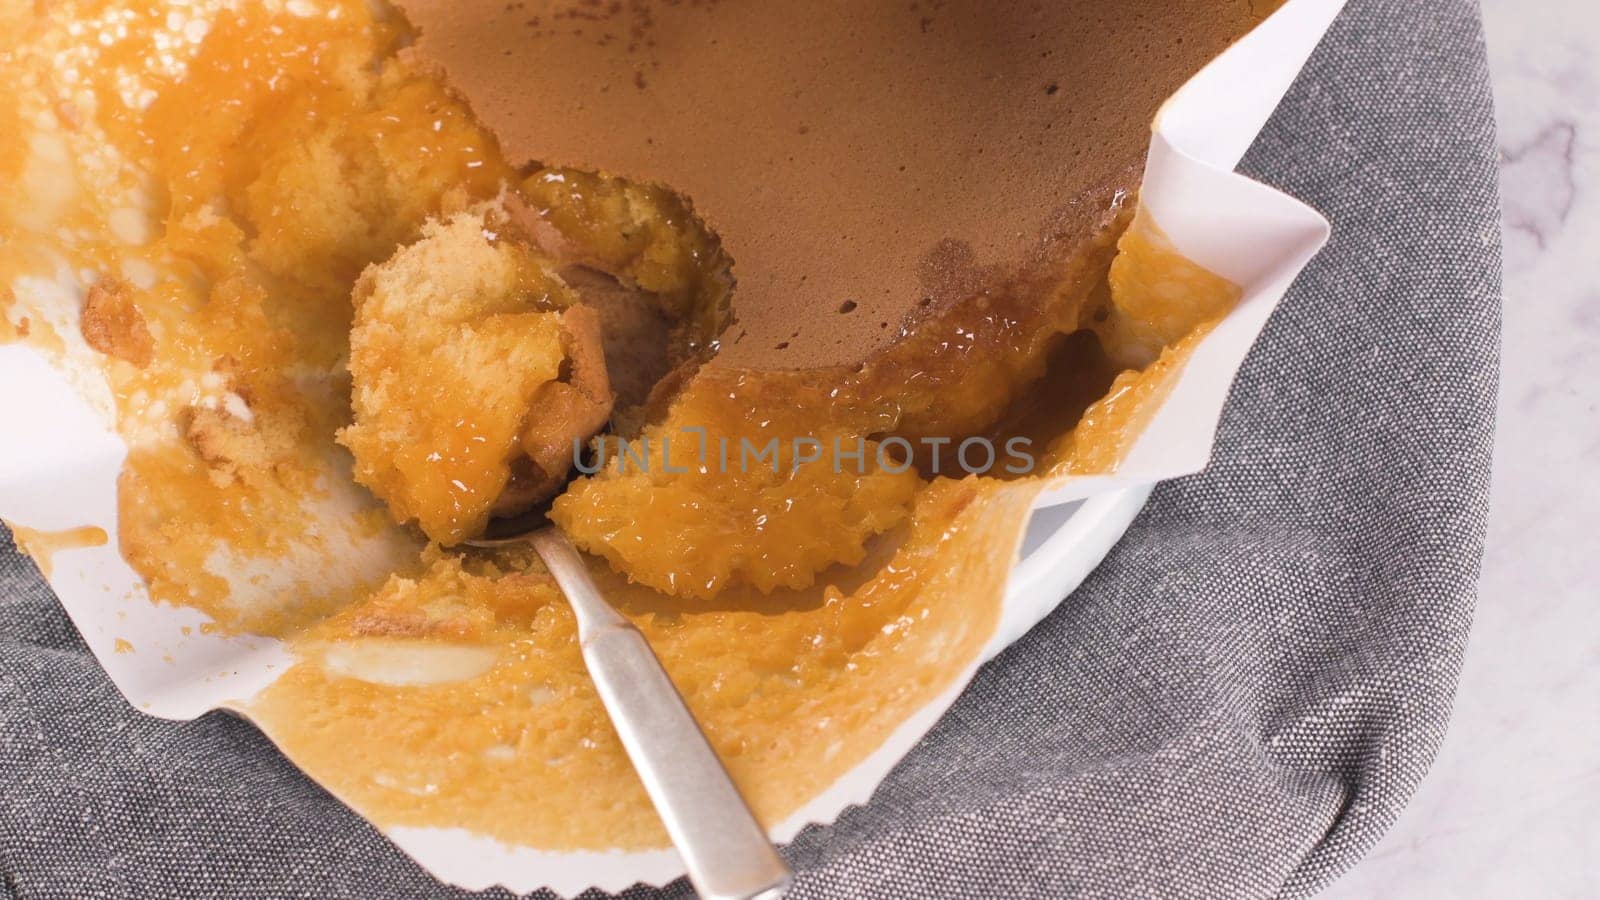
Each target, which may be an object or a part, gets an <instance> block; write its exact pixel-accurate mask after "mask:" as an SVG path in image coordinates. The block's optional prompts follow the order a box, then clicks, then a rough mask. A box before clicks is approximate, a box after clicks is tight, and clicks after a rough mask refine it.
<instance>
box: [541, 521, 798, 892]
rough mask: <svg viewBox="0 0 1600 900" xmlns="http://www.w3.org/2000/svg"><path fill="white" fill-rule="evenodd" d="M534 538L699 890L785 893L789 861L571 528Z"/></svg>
mask: <svg viewBox="0 0 1600 900" xmlns="http://www.w3.org/2000/svg"><path fill="white" fill-rule="evenodd" d="M530 541H531V543H532V544H533V547H534V549H535V550H537V551H538V552H539V555H540V557H542V558H543V559H544V563H545V566H546V567H547V568H548V569H549V570H550V574H551V575H552V576H554V577H555V580H556V583H557V584H559V585H560V586H561V590H562V591H563V592H564V593H565V594H566V595H567V602H569V603H570V604H571V605H572V609H573V612H574V614H576V616H577V619H578V641H579V644H580V645H581V646H582V648H583V661H584V663H585V664H586V665H587V666H588V667H589V675H590V677H591V678H592V679H593V680H594V685H595V688H596V689H597V690H598V691H599V693H600V700H601V702H602V703H604V704H605V707H606V712H607V713H608V714H609V715H610V716H611V724H612V725H613V726H614V727H615V728H616V730H617V736H618V737H620V738H621V739H622V746H623V748H624V749H626V750H627V751H628V758H629V759H631V760H632V761H633V767H634V769H636V770H637V771H638V773H639V778H640V780H641V781H643V782H644V789H645V792H646V793H648V794H649V795H650V800H651V802H652V803H654V804H655V807H656V812H657V813H659V814H660V815H661V820H662V822H664V823H665V824H666V826H667V833H668V834H669V835H671V836H672V843H673V844H674V845H675V846H676V847H677V848H678V853H679V854H680V855H681V856H682V857H683V861H684V865H685V867H686V868H687V869H688V871H689V880H690V881H691V882H693V884H694V887H695V890H696V891H697V892H698V893H699V894H700V896H701V897H702V898H706V900H743V898H752V897H762V898H769V897H778V896H780V895H781V894H782V893H783V890H784V888H786V887H787V886H788V884H789V878H790V874H789V867H788V865H786V864H785V863H784V861H783V857H781V856H779V855H778V851H777V850H776V849H774V848H773V846H772V842H771V841H770V840H768V839H767V834H766V831H765V830H764V829H763V828H762V827H761V825H760V824H759V823H758V822H756V819H755V816H754V815H753V814H752V813H751V812H750V807H749V806H748V805H746V804H745V802H744V798H743V797H741V796H740V795H739V789H738V788H736V787H735V786H734V784H733V779H731V778H729V777H728V771H727V769H725V768H723V766H722V761H721V760H719V759H718V758H717V754H716V751H715V750H713V749H711V744H710V743H709V742H708V741H707V740H706V737H705V735H704V734H703V733H702V732H701V731H700V726H699V724H698V723H697V722H695V719H694V715H693V714H692V713H690V712H689V707H688V706H687V705H685V704H684V702H683V697H682V696H681V695H680V694H679V693H678V689H677V688H676V687H674V686H673V684H672V679H670V678H668V677H667V673H666V670H665V669H663V668H662V667H661V661H660V660H659V659H657V658H656V655H655V653H654V652H653V651H652V650H651V649H650V644H649V642H648V641H646V640H645V638H644V635H643V634H640V633H639V630H638V629H637V628H635V627H633V623H632V622H629V621H628V620H627V619H626V618H624V617H623V616H622V615H621V614H619V613H618V612H617V611H616V610H614V609H612V608H611V605H610V604H608V603H607V602H606V601H605V598H604V597H602V596H600V592H599V590H597V589H596V587H595V584H594V581H593V580H591V579H590V578H589V570H588V569H587V568H586V567H585V566H584V563H583V559H582V557H580V556H579V555H578V551H577V548H575V547H573V546H572V542H571V541H570V540H568V539H567V536H566V535H565V534H562V533H561V532H560V531H558V530H556V529H555V528H541V529H539V530H538V531H536V532H534V533H533V534H532V535H531V536H530Z"/></svg>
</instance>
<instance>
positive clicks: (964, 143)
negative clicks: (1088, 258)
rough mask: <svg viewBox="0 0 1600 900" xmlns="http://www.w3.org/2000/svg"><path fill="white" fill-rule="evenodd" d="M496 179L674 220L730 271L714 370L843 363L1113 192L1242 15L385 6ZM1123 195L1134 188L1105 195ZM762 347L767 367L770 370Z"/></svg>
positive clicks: (630, 0)
mask: <svg viewBox="0 0 1600 900" xmlns="http://www.w3.org/2000/svg"><path fill="white" fill-rule="evenodd" d="M400 5H401V6H402V8H403V9H404V10H405V12H406V14H407V15H408V16H410V18H411V20H412V23H413V24H414V25H415V26H417V28H418V29H419V31H420V36H419V39H418V44H417V48H416V53H417V54H418V58H420V59H422V60H425V61H427V62H429V63H432V64H436V65H439V66H442V67H443V69H444V70H445V71H446V73H447V74H448V76H449V78H450V80H451V82H452V83H453V84H454V85H455V87H456V88H457V89H459V90H460V91H461V92H462V93H463V94H464V95H465V96H466V98H467V99H468V100H469V101H470V102H471V104H472V106H473V109H474V111H475V113H476V114H477V116H478V117H479V119H480V120H482V121H483V122H484V123H485V124H486V125H488V126H489V127H490V128H492V129H494V130H495V131H496V132H497V133H498V135H499V137H500V140H501V142H502V145H503V150H504V151H505V153H506V155H507V157H508V159H510V160H513V161H528V160H536V161H539V162H542V163H544V164H546V165H559V166H571V167H578V168H588V169H598V170H603V171H606V172H609V173H613V174H617V175H622V176H625V177H628V178H632V179H637V180H643V181H650V182H656V183H659V184H663V185H666V186H669V187H671V188H673V189H675V190H677V191H679V192H681V193H682V194H683V195H684V196H686V197H687V198H688V199H689V200H690V201H691V202H692V203H693V205H694V208H695V210H696V211H697V212H698V213H699V214H700V215H701V216H702V217H703V218H704V220H705V221H706V222H707V224H708V225H710V227H711V228H712V229H714V230H715V231H716V232H717V233H718V234H719V235H720V236H721V238H722V241H723V244H724V247H725V248H726V249H727V251H728V252H729V255H730V256H731V257H732V259H733V266H734V268H733V273H734V277H735V278H736V280H737V287H736V289H735V293H734V298H735V299H734V303H735V311H736V314H737V319H738V324H737V326H736V327H735V328H734V330H733V331H732V333H730V334H729V335H727V336H726V339H725V340H724V342H723V359H724V360H725V361H728V362H735V363H742V364H756V365H780V366H785V367H787V366H813V365H829V364H836V363H850V362H855V361H857V360H859V359H861V358H862V357H864V356H865V355H866V354H867V353H869V352H871V351H872V350H874V349H877V348H878V347H880V346H882V344H883V343H884V342H886V341H887V340H889V339H890V338H891V337H892V336H893V335H894V334H895V333H896V332H897V326H898V325H899V324H900V323H901V321H902V319H903V317H904V316H905V315H906V314H907V312H908V311H910V310H912V309H915V308H916V306H917V304H918V303H919V301H921V300H922V298H924V297H929V296H941V295H946V294H948V293H950V291H949V290H941V287H942V286H944V285H946V284H948V283H949V282H951V281H952V280H956V282H957V283H958V284H961V285H968V286H970V285H972V284H974V283H975V281H974V275H977V276H978V277H979V279H982V278H983V277H986V276H1000V277H1003V275H1004V273H1006V272H1008V271H1011V270H1014V269H1016V268H1017V267H1020V266H1021V265H1022V263H1023V261H1024V260H1025V259H1026V258H1028V257H1029V256H1030V255H1032V254H1033V253H1034V252H1035V251H1036V250H1037V248H1038V244H1039V242H1040V241H1041V239H1042V238H1041V235H1043V234H1044V233H1046V231H1047V226H1048V223H1049V222H1050V221H1051V218H1052V214H1053V213H1055V212H1056V211H1057V210H1059V209H1060V208H1061V207H1062V206H1063V205H1064V204H1065V203H1067V202H1069V201H1070V200H1072V199H1073V198H1075V197H1077V196H1079V195H1080V194H1082V193H1084V192H1085V191H1087V190H1089V189H1091V188H1094V187H1097V186H1103V185H1105V184H1106V183H1107V182H1108V181H1113V180H1116V179H1122V180H1124V181H1131V180H1132V179H1133V178H1134V177H1135V176H1134V173H1135V172H1136V171H1137V168H1136V167H1137V164H1138V161H1139V159H1140V157H1141V155H1142V153H1143V151H1144V147H1145V145H1146V143H1147V140H1148V128H1149V123H1150V120H1151V118H1152V117H1153V116H1154V114H1155V112H1156V109H1157V107H1158V106H1159V104H1160V103H1161V101H1162V100H1163V99H1164V98H1165V97H1166V96H1167V95H1168V94H1170V93H1171V92H1172V91H1173V90H1174V89H1175V88H1176V87H1177V86H1178V85H1179V84H1181V83H1182V82H1183V81H1184V80H1185V79H1186V78H1187V77H1188V76H1189V75H1190V74H1192V73H1193V72H1194V71H1195V70H1196V69H1198V68H1199V67H1200V66H1201V65H1203V64H1204V63H1205V62H1206V61H1207V60H1208V59H1210V58H1211V57H1212V56H1214V55H1215V54H1216V53H1218V52H1219V51H1220V50H1221V49H1223V48H1224V47H1225V46H1226V45H1227V44H1228V43H1229V42H1230V41H1232V40H1233V39H1235V38H1237V37H1238V36H1239V35H1241V34H1243V33H1244V32H1245V31H1247V30H1248V29H1249V27H1250V26H1251V25H1253V24H1254V23H1255V22H1256V21H1258V20H1259V18H1260V13H1259V12H1257V11H1256V9H1255V8H1258V7H1263V6H1264V4H1252V3H1251V2H1249V0H1201V2H1174V0H1123V2H1117V3H1107V2H1103V0H1050V2H1022V0H1001V2H996V0H904V2H895V3H890V2H858V0H816V2H808V3H777V2H750V0H747V2H717V0H700V2H695V0H680V2H650V0H576V2H575V0H544V2H540V0H527V2H510V3H508V2H506V0H402V2H401V4H400ZM1122 186H1125V187H1132V186H1133V185H1132V184H1126V185H1122ZM780 345H782V347H783V349H781V350H780V349H779V346H780Z"/></svg>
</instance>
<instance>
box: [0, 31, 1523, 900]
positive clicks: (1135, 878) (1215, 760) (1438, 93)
mask: <svg viewBox="0 0 1600 900" xmlns="http://www.w3.org/2000/svg"><path fill="white" fill-rule="evenodd" d="M1493 138H1494V135H1493V118H1492V114H1491V109H1490V95H1489V88H1488V81H1487V71H1486V68H1485V64H1484V53H1483V46H1482V37H1481V33H1480V27H1479V20H1478V13H1477V7H1476V4H1475V3H1473V2H1470V0H1352V3H1351V5H1350V7H1349V8H1348V9H1347V10H1346V11H1345V13H1344V14H1343V15H1342V16H1341V18H1340V19H1339V20H1338V22H1337V23H1336V24H1335V26H1334V28H1333V30H1332V32H1331V33H1330V34H1329V36H1328V38H1327V40H1326V41H1324V43H1323V46H1322V47H1321V48H1320V49H1319V50H1318V52H1317V53H1316V55H1315V56H1314V58H1313V59H1312V60H1311V63H1310V65H1309V66H1308V67H1307V69H1306V70H1305V72H1304V74H1303V75H1302V77H1301V78H1300V80H1299V81H1298V83H1297V84H1296V86H1295V88H1294V89H1293V91H1292V92H1291V94H1290V96H1289V98H1288V99H1287V100H1286V101H1285V103H1284V105H1283V107H1282V108H1281V109H1280V110H1279V112H1278V114H1277V115H1276V116H1275V117H1274V119H1273V120H1272V122H1271V123H1270V124H1269V126H1268V127H1267V129H1266V131H1265V132H1264V133H1263V134H1262V136H1261V138H1260V140H1259V141H1258V142H1257V144H1256V146H1255V147H1254V149H1253V150H1252V151H1251V153H1250V155H1249V157H1248V158H1247V160H1246V162H1245V165H1244V168H1245V170H1246V171H1248V172H1249V173H1250V174H1251V175H1253V176H1256V177H1259V178H1261V179H1262V180H1264V181H1267V182H1269V183H1272V184H1274V185H1277V186H1279V187H1281V188H1283V189H1284V190H1286V191H1288V192H1289V193H1291V194H1294V195H1295V196H1298V197H1300V198H1302V199H1304V200H1306V201H1307V202H1308V203H1310V204H1311V205H1313V206H1314V207H1316V208H1317V209H1319V210H1321V211H1323V212H1324V213H1326V214H1327V215H1328V217H1329V218H1330V219H1331V220H1332V221H1333V225H1334V231H1333V240H1332V243H1331V244H1330V245H1329V246H1328V248H1327V250H1326V251H1325V252H1323V253H1322V255H1321V256H1320V257H1318V258H1317V259H1316V260H1315V261H1314V262H1313V263H1312V265H1311V267H1310V269H1309V270H1308V271H1307V272H1306V273H1305V274H1304V275H1303V276H1302V277H1301V278H1300V280H1299V281H1298V282H1297V284H1296V285H1295V287H1294V288H1293V290H1292V291H1291V292H1290V294H1289V296H1288V298H1287V299H1286V300H1285V302H1284V303H1283V305H1282V308H1281V309H1280V310H1279V311H1278V313H1277V314H1276V315H1275V317H1274V318H1273V320H1272V322H1271V323H1270V325H1269V326H1268V328H1267V331H1266V333H1265V334H1264V335H1263V337H1262V339H1261V341H1260V343H1259V345H1258V346H1257V347H1256V349H1255V351H1254V352H1253V354H1252V355H1251V357H1250V359H1249V361H1248V362H1247V364H1246V366H1245V369H1244V371H1243V373H1242V374H1241V375H1240V377H1239V380H1238V382H1237V384H1236V386H1235V388H1234V392H1233V396H1232V399H1231V401H1230V403H1229V406H1228V409H1227V413H1226V415H1225V416H1224V419H1223V422H1222V426H1221V432H1220V435H1219V438H1218V442H1217V448H1216V453H1215V457H1214V460H1213V462H1212V465H1211V466H1210V468H1209V469H1207V470H1206V471H1205V472H1204V473H1203V474H1200V475H1197V476H1195V477H1192V478H1186V479H1183V480H1180V481H1175V482H1171V483H1168V484H1165V485H1163V486H1162V487H1160V488H1159V489H1158V490H1157V491H1156V493H1155V495H1154V497H1153V498H1152V500H1151V502H1150V505H1149V507H1148V508H1147V509H1146V510H1145V511H1144V513H1143V514H1142V515H1141V516H1140V517H1139V518H1138V520H1137V521H1136V522H1135V523H1134V525H1133V527H1132V528H1131V529H1130V530H1129V531H1128V533H1127V536H1126V537H1125V538H1124V539H1123V540H1122V542H1121V543H1120V544H1119V545H1118V546H1117V547H1116V549H1115V550H1114V551H1113V552H1112V553H1111V555H1110V556H1109V557H1108V558H1107V559H1106V561H1105V563H1104V564H1103V565H1101V566H1100V567H1099V569H1098V570H1097V571H1096V572H1095V573H1094V574H1093V575H1092V576H1091V577H1090V578H1089V580H1088V581H1087V582H1086V583H1085V584H1084V585H1083V586H1082V587H1081V588H1080V589H1079V590H1078V591H1076V592H1075V593H1074V594H1073V595H1072V596H1071V597H1069V598H1067V599H1066V601H1065V602H1064V603H1063V604H1062V605H1061V607H1060V609H1059V610H1057V611H1056V612H1055V613H1054V614H1053V615H1052V616H1051V617H1049V618H1048V619H1047V620H1046V621H1045V622H1043V623H1042V624H1041V625H1039V626H1038V627H1037V628H1035V629H1034V630H1033V632H1032V633H1030V634H1029V635H1028V636H1027V637H1026V638H1025V639H1023V640H1022V641H1020V642H1018V643H1017V644H1015V645H1014V646H1013V647H1012V648H1010V649H1009V650H1008V651H1007V652H1006V653H1004V654H1003V655H1002V656H1001V657H999V658H998V659H996V660H995V661H994V662H993V663H991V664H989V665H988V666H986V667H985V668H984V669H983V670H982V671H981V672H980V674H979V676H978V678H977V679H976V681H975V682H974V683H973V684H972V686H971V687H970V689H969V690H968V691H967V692H966V694H965V695H964V696H963V698H962V699H961V700H960V701H959V703H958V704H957V705H956V706H955V707H954V708H953V709H952V710H951V712H950V713H949V715H947V716H946V717H945V719H944V720H943V722H942V723H941V724H940V725H939V726H938V727H937V728H936V729H935V730H934V731H933V732H932V733H930V734H929V735H928V737H927V738H926V739H925V740H924V741H923V742H922V744H921V745H920V746H919V747H918V748H917V750H916V751H915V752H914V753H912V754H911V755H910V756H909V757H908V758H907V759H906V760H905V761H904V762H903V763H902V764H901V765H900V766H899V768H898V769H897V770H896V771H895V772H894V774H893V775H892V776H891V777H890V778H889V780H888V781H887V782H886V783H885V784H884V786H883V787H882V789H881V790H880V791H879V792H878V795H877V796H876V798H875V799H874V801H873V802H872V803H871V804H870V805H868V806H866V807H864V808H859V809H853V810H851V811H849V812H847V813H846V814H845V815H844V816H843V817H842V818H841V819H840V820H839V822H838V823H837V824H835V825H833V826H831V827H828V828H813V829H809V830H808V831H806V832H805V833H803V834H802V835H801V836H800V837H799V839H798V840H796V841H795V842H794V843H793V844H792V845H791V846H790V847H789V848H787V850H786V853H787V854H788V856H789V857H790V859H791V860H792V861H793V863H794V864H795V866H796V868H797V870H798V871H799V873H800V874H799V878H798V882H797V885H796V888H795V890H794V892H793V896H795V897H798V898H820V897H886V898H887V897H935V896H937V897H945V896H959V897H1000V896H1005V897H1052V898H1055V897H1080V896H1081V897H1148V898H1167V897H1172V898H1177V897H1207V898H1210V897H1230V898H1232V897H1272V896H1282V897H1303V896H1307V895H1310V894H1312V893H1314V892H1316V891H1317V890H1318V889H1319V888H1321V887H1323V886H1325V885H1327V884H1328V883H1329V882H1330V881H1331V880H1332V879H1334V878H1335V877H1337V876H1338V875H1339V873H1340V872H1342V871H1344V870H1345V869H1347V868H1348V867H1350V866H1351V865H1353V864H1354V863H1355V862H1356V861H1357V860H1359V859H1360V857H1361V855H1362V853H1363V852H1365V851H1366V850H1367V849H1368V848H1369V847H1371V846H1372V845H1373V844H1374V842H1376V841H1377V839H1378V837H1379V835H1380V834H1381V833H1382V831H1383V830H1384V829H1385V828H1386V827H1387V826H1388V825H1389V824H1390V823H1391V822H1392V821H1393V820H1394V819H1395V816H1396V815H1397V814H1398V812H1399V811H1400V809H1401V807H1402V806H1403V805H1404V804H1405V803H1406V800H1407V799H1408V797H1409V796H1410V795H1411V793H1412V791H1413V790H1414V789H1415V787H1416V785H1417V783H1418V781H1419V779H1421V778H1422V777H1423V774H1424V772H1425V771H1426V770H1427V768H1428V764H1429V762H1430V761H1431V759H1432V757H1433V754H1434V751H1435V749H1436V748H1437V746H1438V744H1439V741H1440V739H1441V737H1442V736H1443V734H1444V730H1445V727H1446V723H1447V720H1448V717H1449V713H1450V706H1451V700H1452V695H1453V692H1454V688H1455V684H1456V677H1457V673H1458V671H1459V669H1460V666H1461V658H1462V652H1463V648H1464V645H1465V642H1466V637H1467V633H1468V630H1469V625H1470V621H1471V616H1472V604H1473V592H1474V587H1475V582H1476V578H1477V571H1478V563H1479V558H1480V555H1481V550H1482V541H1483V535H1484V527H1485V522H1484V518H1485V513H1486V509H1487V499H1488V476H1489V461H1490V444H1491V432H1492V428H1493V413H1494V402H1495V389H1496V375H1497V358H1496V354H1497V329H1498V318H1499V303H1500V292H1499V288H1500V284H1499V217H1498V211H1497V200H1496V193H1495V166H1494V139H1493ZM0 534H4V532H0ZM0 547H3V548H4V549H3V550H0V873H3V878H0V897H6V898H10V897H16V898H23V900H35V898H38V900H43V898H54V897H61V898H88V897H110V898H123V897H127V898H143V897H175V898H176V897H206V898H211V897H285V898H287V897H315V898H335V897H386V898H423V897H430V898H431V897H446V896H453V895H454V894H455V893H456V892H454V891H452V890H451V889H448V888H446V887H443V886H441V885H440V884H438V883H437V882H435V881H433V880H432V879H431V878H430V877H429V876H428V875H427V874H426V873H424V872H423V871H422V870H420V869H419V868H418V867H417V866H416V865H415V864H413V863H412V862H410V861H409V860H408V859H406V858H405V857H404V856H402V855H401V854H400V853H398V852H397V851H396V850H395V849H394V848H392V847H391V846H390V845H389V844H388V843H387V842H386V841H385V840H384V839H383V838H382V837H380V836H379V835H378V834H377V833H376V832H375V831H373V829H372V828H370V827H369V826H367V825H366V824H365V823H363V822H362V821H361V820H360V819H359V818H357V817H356V816H355V815H353V814H352V813H351V812H349V811H348V810H347V809H345V808H344V807H343V806H341V805H340V804H339V803H338V802H337V801H335V800H333V799H332V798H331V797H330V796H328V795H327V794H326V793H325V792H324V791H322V790H321V789H320V788H318V787H317V786H315V785H314V784H312V783H311V782H309V781H308V780H307V779H306V778H304V777H303V776H301V775H300V774H299V773H298V772H297V771H296V770H295V769H294V768H293V767H292V766H290V765H289V764H288V763H287V762H285V761H284V759H283V758H282V757H281V756H280V755H279V754H278V753H277V752H276V751H275V750H274V749H273V748H272V747H271V746H270V745H269V744H268V743H267V741H266V740H264V739H263V738H262V737H261V736H260V735H259V734H258V733H257V732H256V731H255V730H254V729H253V728H252V727H250V726H249V725H247V724H244V723H242V722H240V721H238V720H236V719H233V718H231V717H228V716H226V715H221V714H215V713H214V714H210V715H207V716H205V717H203V718H201V719H199V720H197V721H194V722H188V723H177V724H175V723H170V722H164V721H159V720H156V719H152V718H148V717H145V716H142V715H140V714H138V713H136V712H134V711H133V710H132V709H130V708H129V707H128V705H127V704H126V703H125V702H124V701H123V700H122V699H121V697H120V695H118V694H117V692H116V691H115V689H114V688H112V686H111V685H110V683H109V682H108V681H107V680H106V678H105V676H104V675H103V674H102V672H101V671H100V669H99V667H98V666H97V665H96V663H95V661H94V660H93V659H92V658H91V657H90V656H89V655H88V653H87V652H86V650H85V649H84V646H83V644H82V642H81V641H80V640H79V638H78V636H77V634H76V633H75V632H74V631H73V629H72V626H71V625H70V624H69V623H68V621H67V619H66V617H65V616H64V615H63V613H62V612H61V610H60V609H59V607H58V605H57V604H56V602H55V599H54V598H53V596H52V595H51V593H50V590H49V588H48V587H46V586H45V585H44V583H43V582H42V581H40V580H39V578H38V575H37V573H36V572H35V570H34V569H33V567H32V565H31V563H29V562H28V561H26V560H25V559H23V558H22V557H20V556H19V555H17V553H16V552H15V550H14V549H13V548H11V547H10V545H9V541H7V540H3V539H0ZM651 893H654V892H648V891H643V890H635V891H632V892H629V895H630V896H632V895H638V896H641V897H642V896H645V895H647V894H651ZM666 894H668V895H671V896H683V895H687V894H688V889H687V888H686V887H685V886H684V885H683V884H682V883H681V882H680V883H679V884H677V885H674V886H673V887H672V888H670V889H669V890H668V891H667V892H666Z"/></svg>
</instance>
